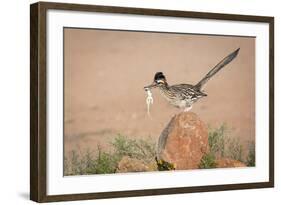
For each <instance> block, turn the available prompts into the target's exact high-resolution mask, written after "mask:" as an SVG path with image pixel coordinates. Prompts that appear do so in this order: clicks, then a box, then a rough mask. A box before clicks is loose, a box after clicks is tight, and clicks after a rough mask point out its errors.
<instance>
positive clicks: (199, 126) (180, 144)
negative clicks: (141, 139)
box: [157, 112, 209, 170]
mask: <svg viewBox="0 0 281 205" xmlns="http://www.w3.org/2000/svg"><path fill="white" fill-rule="evenodd" d="M208 150H209V145H208V130H207V127H206V125H205V124H204V123H203V122H202V121H201V120H200V119H199V117H198V116H197V115H196V114H195V113H192V112H181V113H179V114H177V115H175V116H174V117H173V118H172V119H171V121H170V122H169V124H168V125H167V126H166V128H165V129H164V130H163V131H162V133H161V135H160V137H159V141H158V148H157V155H158V156H157V157H158V158H159V159H162V160H164V161H167V162H169V163H172V164H173V165H174V167H175V169H176V170H186V169H197V168H198V165H199V164H200V160H201V158H202V156H203V155H204V154H206V153H207V152H208Z"/></svg>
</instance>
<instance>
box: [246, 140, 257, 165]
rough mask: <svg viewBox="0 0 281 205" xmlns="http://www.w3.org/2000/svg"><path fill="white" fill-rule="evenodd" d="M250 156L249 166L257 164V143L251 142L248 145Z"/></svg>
mask: <svg viewBox="0 0 281 205" xmlns="http://www.w3.org/2000/svg"><path fill="white" fill-rule="evenodd" d="M248 148H249V149H248V150H249V151H248V156H247V161H246V164H247V166H249V167H254V166H256V149H255V143H254V142H250V143H249V146H248Z"/></svg>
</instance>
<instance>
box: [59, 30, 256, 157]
mask: <svg viewBox="0 0 281 205" xmlns="http://www.w3.org/2000/svg"><path fill="white" fill-rule="evenodd" d="M64 32H65V33H64V35H65V44H64V49H65V53H64V55H65V56H64V57H65V59H64V60H65V67H64V77H65V79H64V80H65V81H64V83H65V91H64V95H65V96H64V97H65V105H64V109H65V113H64V115H65V122H64V123H65V125H64V135H65V136H64V145H65V154H67V153H68V152H69V151H70V150H73V149H74V150H77V149H79V150H80V151H81V150H82V151H83V150H86V149H91V150H93V149H96V148H97V145H98V144H99V145H100V146H101V147H102V148H104V149H107V148H108V142H109V141H110V140H111V139H112V138H114V137H115V136H116V134H118V133H120V134H123V135H127V136H128V137H136V138H140V137H148V136H151V137H152V138H153V139H155V141H157V139H158V136H159V135H160V133H161V131H162V130H163V129H164V127H165V126H166V124H167V123H168V122H169V120H170V118H171V117H172V116H173V115H174V114H175V113H177V112H179V111H180V110H179V109H177V108H173V107H172V106H171V105H169V104H168V103H167V102H166V101H165V99H164V98H163V97H162V96H160V94H159V91H158V90H153V97H154V104H153V105H152V106H151V117H149V116H148V115H147V110H146V103H145V98H146V94H145V92H144V90H143V87H144V86H145V85H148V84H150V83H151V82H152V80H153V77H154V74H155V72H158V71H162V72H163V73H164V74H165V75H166V78H167V80H168V83H169V84H178V83H190V84H196V83H197V82H198V81H199V80H200V79H201V78H202V77H203V76H204V75H205V74H206V73H207V72H208V71H209V70H210V69H211V68H212V67H213V66H215V65H216V64H217V63H218V62H219V61H220V60H222V59H223V58H224V57H225V56H227V55H228V54H230V53H231V52H232V51H234V50H235V49H237V48H239V47H240V48H241V49H240V53H239V55H238V57H237V58H236V59H234V60H233V62H231V63H230V64H229V65H227V66H226V67H225V68H223V69H222V70H221V71H220V72H219V73H218V74H217V75H215V76H214V77H213V78H212V79H211V80H210V81H209V82H208V83H207V85H206V87H205V89H204V90H205V92H206V93H207V94H208V96H207V97H205V98H202V99H201V100H199V101H198V102H197V103H195V104H194V106H193V109H192V110H191V111H192V112H195V113H197V114H198V115H199V116H200V117H201V119H203V120H204V121H205V122H206V124H208V125H210V126H212V127H216V126H219V125H221V124H222V123H226V124H227V125H228V126H229V127H230V128H232V135H233V136H235V137H238V138H240V139H241V140H242V142H243V143H245V144H246V143H247V142H248V141H249V140H254V139H255V38H252V37H226V36H207V35H186V34H184V35H183V34H165V33H148V32H127V31H104V30H90V29H70V28H67V29H65V30H64Z"/></svg>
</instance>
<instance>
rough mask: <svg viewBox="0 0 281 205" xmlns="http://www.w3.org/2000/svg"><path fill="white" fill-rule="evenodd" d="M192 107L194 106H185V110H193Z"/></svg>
mask: <svg viewBox="0 0 281 205" xmlns="http://www.w3.org/2000/svg"><path fill="white" fill-rule="evenodd" d="M191 108H192V106H189V107H186V108H184V110H183V111H184V112H188V111H189V110H191Z"/></svg>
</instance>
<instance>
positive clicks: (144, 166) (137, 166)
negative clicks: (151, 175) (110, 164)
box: [116, 156, 157, 173]
mask: <svg viewBox="0 0 281 205" xmlns="http://www.w3.org/2000/svg"><path fill="white" fill-rule="evenodd" d="M156 170H157V165H156V162H155V161H154V160H153V161H151V162H149V163H148V162H145V161H143V160H139V159H135V158H131V157H128V156H125V157H123V158H122V159H121V160H120V162H119V163H118V167H117V170H116V172H118V173H123V172H145V171H156Z"/></svg>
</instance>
